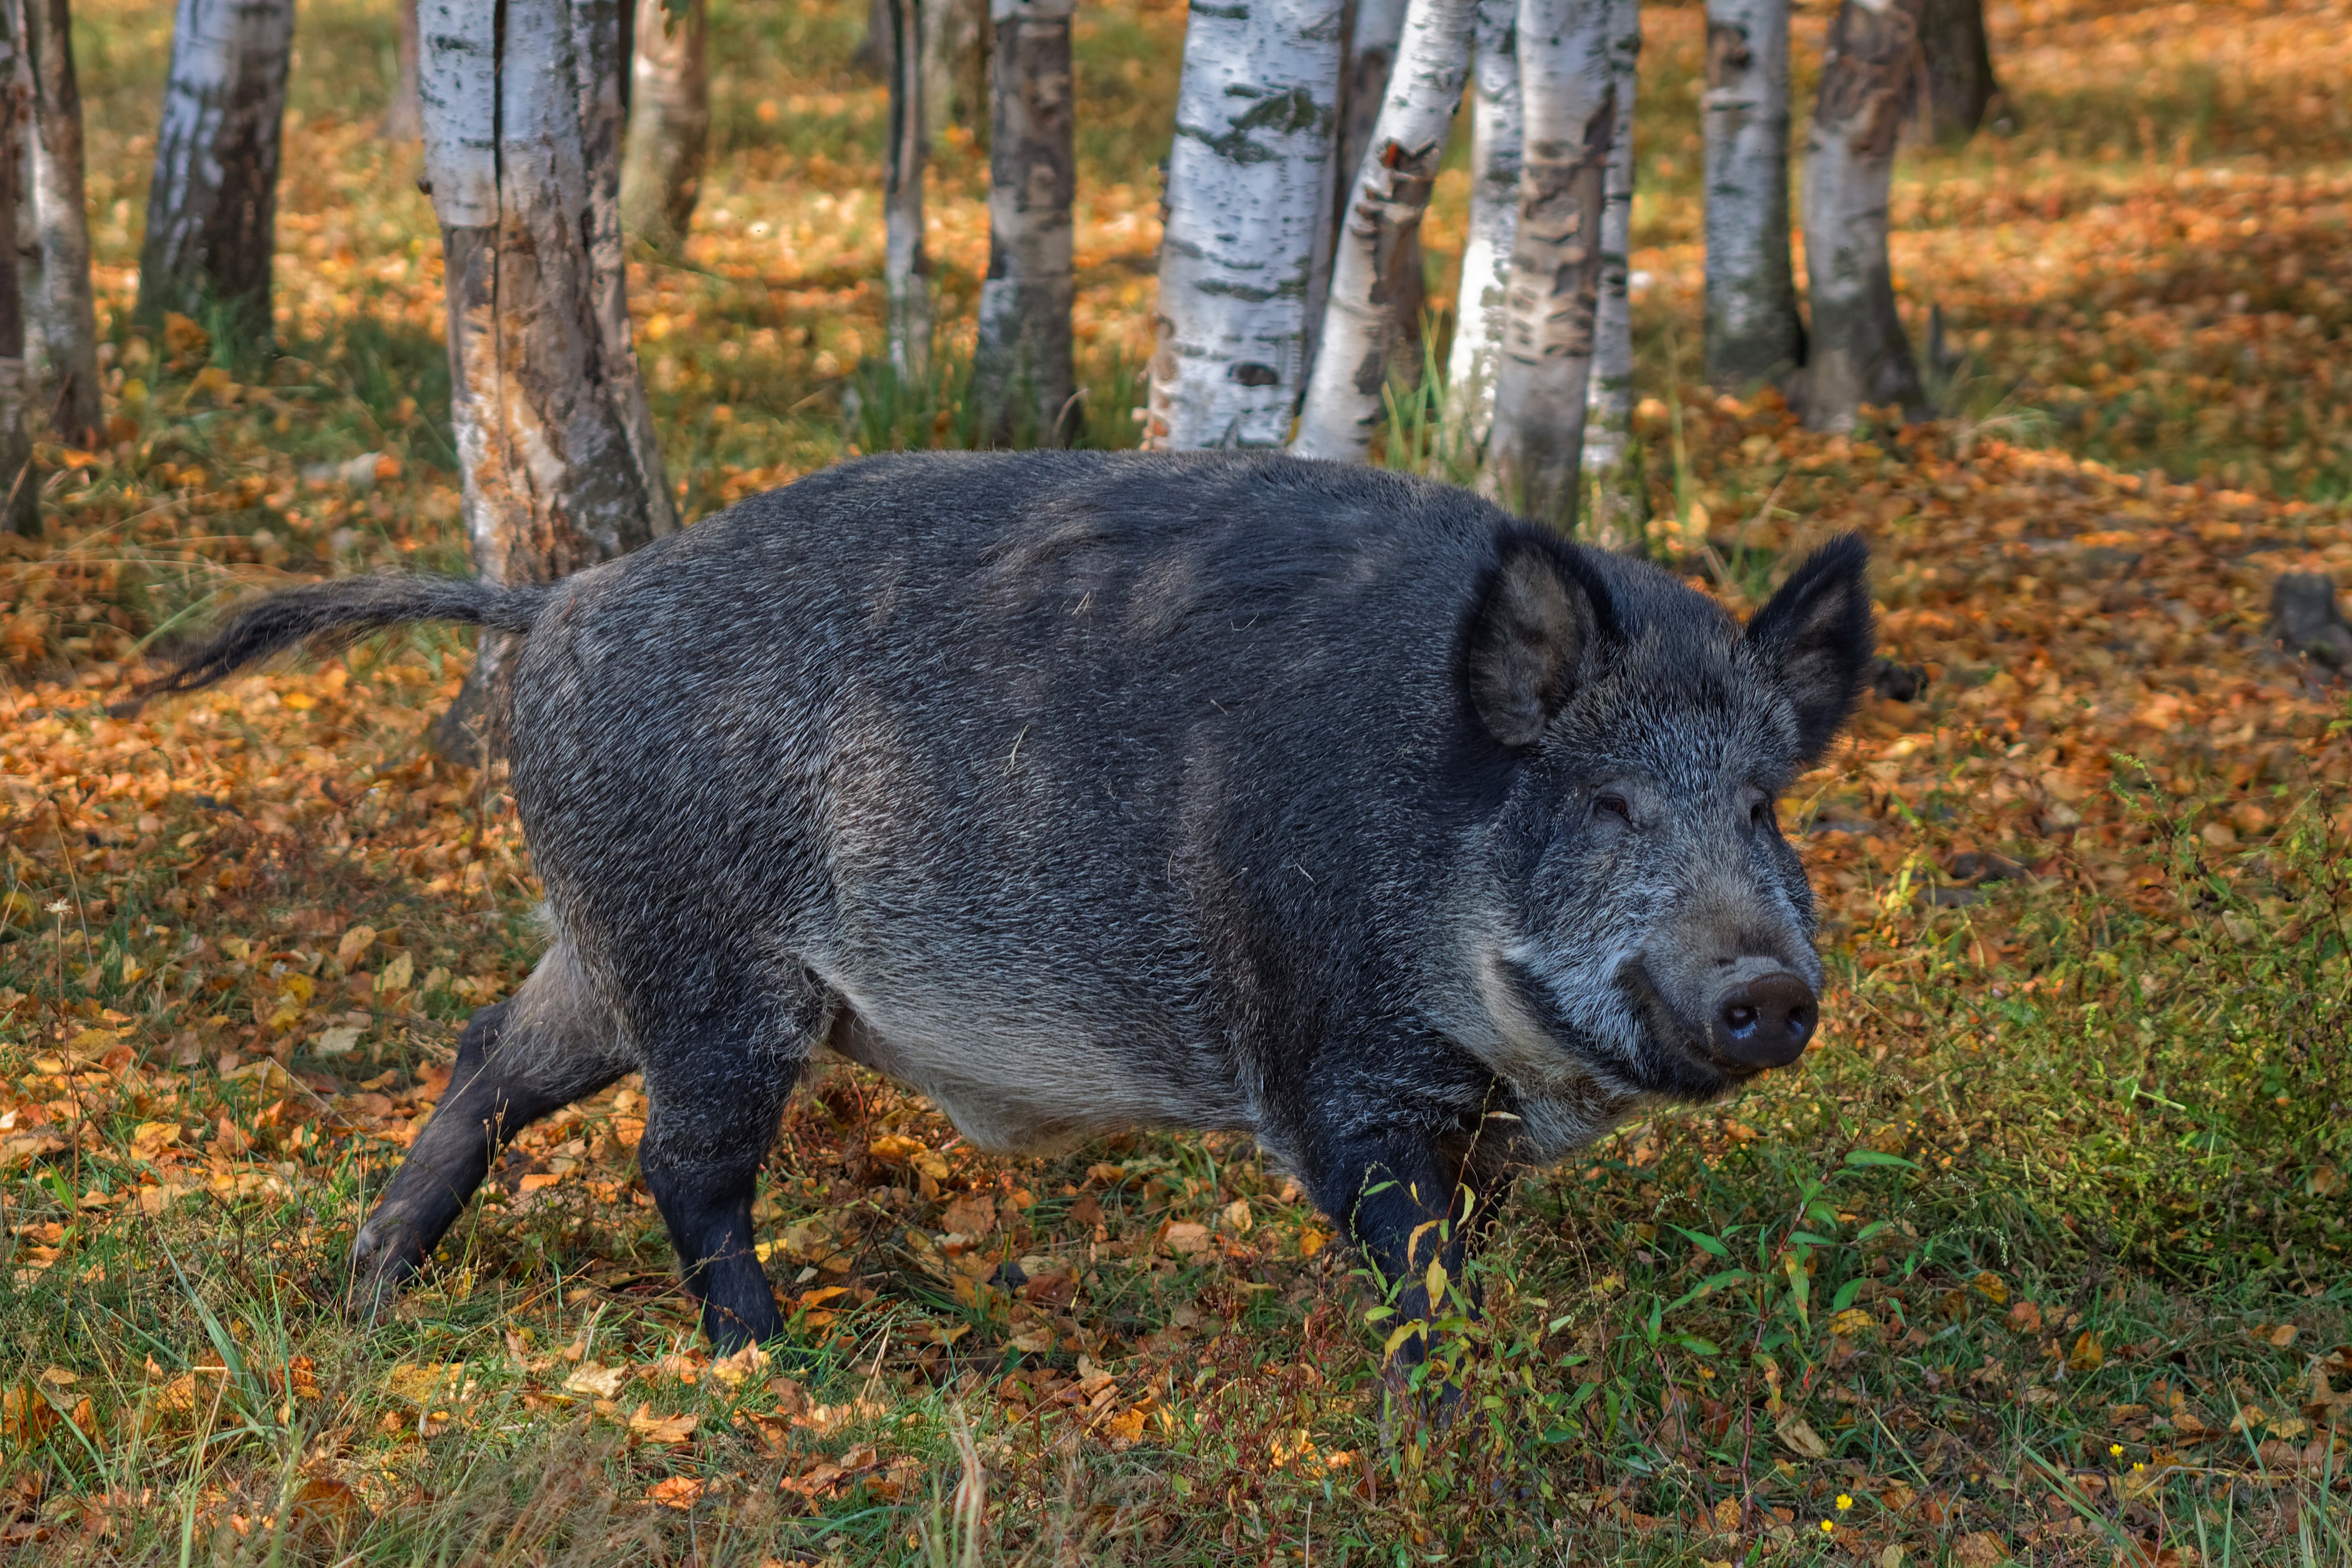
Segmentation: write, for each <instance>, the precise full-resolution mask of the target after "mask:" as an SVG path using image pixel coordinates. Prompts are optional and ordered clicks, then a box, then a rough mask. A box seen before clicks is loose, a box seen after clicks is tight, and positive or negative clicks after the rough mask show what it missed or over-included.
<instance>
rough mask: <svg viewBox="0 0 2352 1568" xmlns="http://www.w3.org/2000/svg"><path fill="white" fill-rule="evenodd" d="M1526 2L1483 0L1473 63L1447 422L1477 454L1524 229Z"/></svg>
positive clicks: (1491, 403) (1490, 419) (1489, 413)
mask: <svg viewBox="0 0 2352 1568" xmlns="http://www.w3.org/2000/svg"><path fill="white" fill-rule="evenodd" d="M1518 14H1519V6H1518V0H1478V22H1477V44H1476V54H1475V57H1474V58H1473V60H1472V62H1471V78H1472V90H1471V97H1470V224H1469V233H1468V235H1466V236H1465V239H1464V241H1463V246H1462V288H1461V293H1460V294H1459V295H1458V296H1457V297H1456V302H1455V305H1454V347H1453V350H1452V351H1451V353H1450V354H1449V355H1448V357H1447V360H1446V371H1445V411H1446V421H1447V423H1449V424H1450V425H1452V426H1453V428H1454V432H1455V434H1456V436H1457V438H1458V439H1459V440H1460V441H1461V442H1462V443H1463V444H1464V446H1465V448H1466V449H1467V450H1468V451H1469V452H1470V453H1471V454H1472V455H1474V456H1475V455H1477V454H1479V453H1481V452H1483V451H1484V450H1485V449H1486V436H1487V431H1488V428H1489V427H1490V426H1491V425H1492V424H1493V423H1494V420H1495V362H1496V356H1497V355H1498V354H1500V353H1501V352H1502V348H1503V319H1504V299H1505V297H1506V293H1507V289H1508V287H1509V285H1510V278H1511V246H1512V244H1513V242H1514V241H1515V240H1516V238H1517V235H1518V230H1519V165H1520V162H1521V161H1522V152H1523V137H1524V127H1523V126H1522V125H1521V123H1520V114H1519V53H1518Z"/></svg>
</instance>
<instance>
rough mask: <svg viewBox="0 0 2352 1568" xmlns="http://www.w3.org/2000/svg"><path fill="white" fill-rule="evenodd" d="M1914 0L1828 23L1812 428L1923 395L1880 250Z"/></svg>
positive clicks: (1813, 233)
mask: <svg viewBox="0 0 2352 1568" xmlns="http://www.w3.org/2000/svg"><path fill="white" fill-rule="evenodd" d="M1919 6H1920V0H1844V3H1843V5H1840V6H1839V7H1838V13H1837V17H1836V19H1835V20H1834V21H1832V23H1831V24H1830V32H1829V39H1828V43H1827V46H1826V47H1825V48H1824V50H1823V53H1822V82H1821V88H1820V90H1819V93H1818V95H1817V97H1816V98H1815V99H1814V104H1813V124H1812V130H1811V134H1810V136H1809V137H1808V138H1807V141H1806V148H1805V192H1804V222H1805V278H1806V283H1807V285H1808V288H1809V291H1810V294H1811V301H1812V308H1813V329H1812V336H1811V342H1810V343H1809V345H1808V346H1807V350H1806V357H1805V374H1804V381H1803V384H1802V388H1801V398H1800V402H1801V404H1802V406H1803V412H1804V416H1805V423H1807V424H1809V425H1811V427H1812V428H1814V429H1816V430H1849V429H1852V428H1853V423H1854V419H1855V415H1856V413H1857V412H1858V409H1859V407H1860V405H1861V404H1863V403H1864V402H1870V403H1893V404H1897V405H1899V406H1901V407H1902V408H1904V409H1906V411H1907V410H1916V409H1920V408H1921V407H1922V406H1923V405H1924V403H1925V402H1926V398H1925V396H1924V394H1923V393H1922V392H1921V391H1920V386H1919V371H1918V367H1917V365H1916V362H1915V361H1913V359H1912V356H1911V343H1910V340H1909V339H1908V338H1906V336H1905V335H1904V331H1903V321H1902V319H1901V318H1900V317H1899V316H1898V315H1896V313H1895V281H1894V275H1893V270H1892V268H1891V267H1890V265H1889V263H1888V261H1887V256H1886V203H1887V192H1888V188H1889V186H1890V184H1891V183H1892V182H1893V179H1894V173H1895V141H1896V140H1897V138H1898V137H1899V135H1900V133H1901V131H1902V128H1903V121H1904V119H1905V117H1906V116H1907V115H1908V114H1909V113H1910V112H1911V108H1912V105H1913V102H1914V100H1915V95H1916V91H1917V85H1918V75H1917V62H1916V49H1917V47H1918V37H1919V33H1918V23H1919Z"/></svg>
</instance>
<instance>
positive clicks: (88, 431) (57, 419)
mask: <svg viewBox="0 0 2352 1568" xmlns="http://www.w3.org/2000/svg"><path fill="white" fill-rule="evenodd" d="M19 18H20V21H21V23H22V25H23V27H24V53H25V57H26V67H27V68H28V69H27V72H26V74H27V77H28V79H29V85H30V88H31V96H32V117H31V122H30V124H29V126H28V127H27V131H26V142H27V144H28V150H29V152H30V153H31V157H30V160H29V161H28V162H27V163H26V166H25V167H24V168H23V169H22V170H21V171H20V172H19V174H18V176H17V179H18V183H19V185H20V186H21V187H22V190H23V193H24V194H23V195H20V199H19V201H18V203H17V207H18V211H19V212H20V213H23V214H28V215H29V216H30V218H31V220H32V221H31V223H30V225H26V226H28V227H29V230H30V233H29V235H27V233H26V226H20V227H19V229H18V230H17V233H18V235H19V243H18V251H17V254H18V255H19V256H21V257H22V258H23V262H24V265H23V266H22V267H20V268H19V269H18V276H19V277H20V279H21V282H20V284H19V287H20V289H21V292H22V297H23V303H24V310H25V316H26V329H27V330H26V337H27V339H28V340H29V341H28V342H27V345H26V350H27V351H26V356H25V358H26V362H27V363H28V364H29V365H30V366H31V367H32V375H33V386H34V389H35V390H34V393H33V400H34V406H35V407H37V409H38V410H39V411H40V412H41V413H44V414H46V415H47V420H48V423H49V427H50V428H51V429H52V430H53V431H55V432H56V433H57V434H58V439H60V440H62V441H64V442H66V443H67V444H69V445H73V446H80V447H85V448H93V447H96V446H97V445H98V444H99V443H100V441H102V440H103V439H104V435H103V433H102V430H101V426H102V425H103V423H104V422H105V415H104V413H103V411H102V410H101V409H100V406H99V382H98V314H97V310H96V308H95V307H94V306H93V305H92V303H91V298H90V284H89V201H88V198H87V197H86V195H85V194H84V192H83V187H82V133H81V88H80V85H79V82H78V81H77V79H76V78H75V74H74V57H73V16H72V12H71V7H70V5H68V0H24V5H23V9H22V11H21V12H20V13H19ZM25 196H29V200H27V199H24V197H25ZM19 222H20V225H21V224H22V219H20V220H19ZM27 238H29V240H30V241H31V243H29V244H26V243H25V241H26V239H27Z"/></svg>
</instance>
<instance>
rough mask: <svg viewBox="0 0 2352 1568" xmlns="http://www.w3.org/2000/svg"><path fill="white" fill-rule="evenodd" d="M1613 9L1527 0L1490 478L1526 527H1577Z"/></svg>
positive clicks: (1609, 114) (1613, 107)
mask: <svg viewBox="0 0 2352 1568" xmlns="http://www.w3.org/2000/svg"><path fill="white" fill-rule="evenodd" d="M1611 5H1612V0H1520V5H1519V30H1518V48H1519V92H1520V101H1521V106H1522V111H1523V113H1524V114H1525V116H1526V121H1525V123H1526V127H1527V141H1526V154H1525V156H1526V162H1525V165H1524V166H1523V168H1522V169H1521V172H1520V174H1519V223H1518V232H1517V236H1516V239H1515V241H1514V243H1513V246H1512V250H1511V275H1510V282H1509V286H1508V287H1507V290H1506V297H1505V312H1506V314H1505V320H1504V334H1503V350H1502V354H1501V358H1500V361H1499V363H1498V366H1497V372H1496V385H1495V423H1494V429H1493V432H1492V434H1491V435H1490V436H1489V438H1488V442H1487V449H1486V468H1485V471H1484V472H1483V474H1482V475H1481V476H1480V482H1481V487H1482V488H1484V489H1486V491H1487V493H1488V494H1490V495H1493V496H1495V497H1498V498H1499V499H1501V500H1503V501H1504V502H1505V503H1506V504H1507V505H1511V506H1514V507H1517V509H1518V511H1519V512H1520V513H1521V514H1522V515H1523V516H1525V517H1531V518H1535V519H1538V520H1539V521H1549V522H1558V523H1559V524H1560V525H1561V526H1563V527H1567V526H1570V525H1572V524H1573V523H1574V521H1575V517H1576V505H1577V489H1578V483H1579V476H1580V466H1581V459H1582V454H1583V446H1584V417H1585V399H1586V395H1587V392H1588V388H1589V385H1590V382H1591V371H1592V328H1593V313H1594V309H1595V307H1596V304H1597V302H1598V295H1599V290H1600V282H1601V206H1602V204H1603V201H1604V198H1605V193H1606V191H1607V187H1608V165H1609V142H1610V138H1611V134H1612V131H1613V129H1614V127H1615V124H1616V120H1617V103H1616V99H1617V93H1616V81H1615V77H1614V67H1613V65H1612V62H1611V60H1610V57H1609V47H1608V44H1609V21H1610V13H1611Z"/></svg>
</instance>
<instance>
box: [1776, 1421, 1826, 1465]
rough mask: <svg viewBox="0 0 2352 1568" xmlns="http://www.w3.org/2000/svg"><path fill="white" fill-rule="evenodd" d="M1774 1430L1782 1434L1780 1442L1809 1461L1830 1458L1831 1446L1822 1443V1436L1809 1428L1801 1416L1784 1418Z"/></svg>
mask: <svg viewBox="0 0 2352 1568" xmlns="http://www.w3.org/2000/svg"><path fill="white" fill-rule="evenodd" d="M1774 1429H1775V1430H1776V1431H1778V1432H1779V1433H1780V1441H1782V1442H1784V1443H1786V1444H1788V1445H1789V1447H1790V1448H1793V1449H1794V1450H1796V1451H1797V1452H1798V1453H1800V1454H1802V1455H1804V1456H1805V1458H1809V1459H1826V1458H1829V1457H1830V1446H1829V1445H1828V1444H1827V1443H1824V1442H1822V1435H1821V1434H1820V1433H1819V1432H1816V1431H1814V1430H1813V1429H1812V1427H1810V1426H1808V1425H1807V1424H1806V1423H1805V1421H1804V1419H1803V1417H1801V1416H1794V1415H1790V1416H1782V1417H1781V1418H1780V1422H1779V1424H1778V1425H1777V1427H1775V1428H1774Z"/></svg>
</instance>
